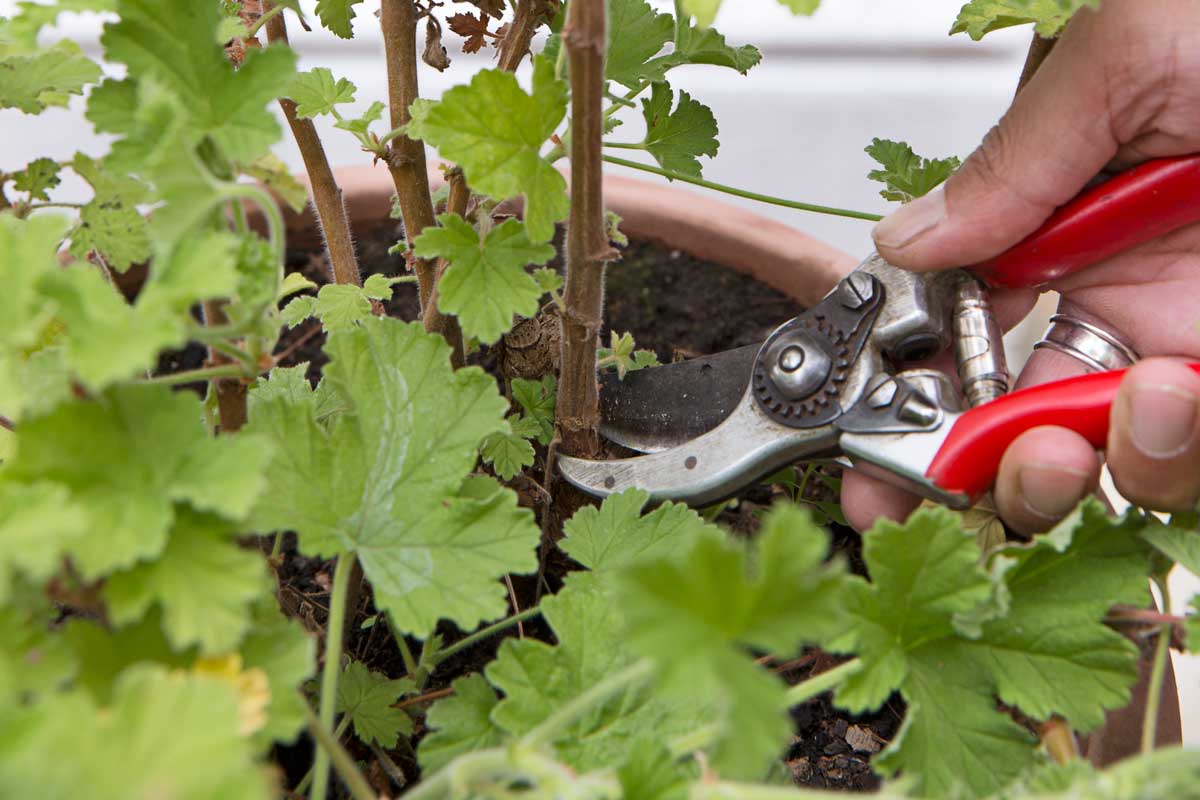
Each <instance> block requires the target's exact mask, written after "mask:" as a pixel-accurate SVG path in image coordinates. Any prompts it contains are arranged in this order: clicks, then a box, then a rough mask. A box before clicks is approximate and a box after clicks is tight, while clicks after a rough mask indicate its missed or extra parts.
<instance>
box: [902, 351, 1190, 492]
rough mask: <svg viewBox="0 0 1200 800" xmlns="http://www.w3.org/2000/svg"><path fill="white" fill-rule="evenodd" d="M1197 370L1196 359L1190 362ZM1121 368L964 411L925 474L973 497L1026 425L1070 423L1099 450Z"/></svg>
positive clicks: (990, 480)
mask: <svg viewBox="0 0 1200 800" xmlns="http://www.w3.org/2000/svg"><path fill="white" fill-rule="evenodd" d="M1188 366H1190V367H1191V368H1192V369H1193V370H1195V372H1196V374H1198V375H1200V363H1197V364H1189V365H1188ZM1123 377H1125V370H1123V369H1120V370H1113V371H1111V372H1097V373H1093V374H1091V375H1081V376H1079V377H1077V378H1067V379H1066V380H1061V381H1055V382H1053V383H1045V384H1042V385H1041V386H1031V387H1030V388H1028V389H1022V390H1020V391H1018V392H1013V393H1012V394H1010V395H1005V396H1004V397H1001V398H1000V399H999V400H993V401H992V402H990V403H986V404H984V405H982V406H979V407H977V408H972V409H971V410H970V411H967V412H965V413H964V414H963V415H962V416H961V417H959V418H958V420H957V421H956V422H955V423H954V427H953V428H951V429H950V433H949V435H948V436H947V437H946V441H945V442H944V443H943V444H942V447H941V449H939V450H938V452H937V455H936V456H934V459H933V463H932V464H931V465H930V467H929V470H928V471H927V472H926V473H925V476H926V477H927V478H929V479H930V480H931V481H933V482H934V483H935V484H937V485H938V486H939V487H941V488H942V489H946V490H947V491H952V492H961V493H963V494H966V495H969V496H970V497H972V498H976V497H978V496H979V495H981V494H983V493H984V492H986V491H987V490H988V489H989V488H990V487H991V485H992V484H993V483H994V482H995V480H996V474H997V472H998V471H999V469H1000V457H1001V456H1003V455H1004V451H1005V450H1007V449H1008V446H1009V445H1010V444H1012V442H1013V440H1014V439H1016V438H1017V437H1018V436H1020V435H1021V434H1022V433H1024V432H1025V431H1027V430H1029V429H1030V428H1036V427H1038V426H1039V425H1057V426H1060V427H1063V428H1070V429H1071V430H1073V431H1075V432H1076V433H1078V434H1080V435H1081V436H1083V438H1085V439H1087V440H1088V441H1089V442H1091V444H1092V446H1093V447H1095V448H1096V449H1098V450H1099V449H1103V447H1104V445H1105V442H1106V441H1107V440H1108V423H1109V417H1110V411H1111V408H1112V403H1113V398H1115V397H1116V395H1117V387H1118V386H1119V385H1120V383H1121V378H1123Z"/></svg>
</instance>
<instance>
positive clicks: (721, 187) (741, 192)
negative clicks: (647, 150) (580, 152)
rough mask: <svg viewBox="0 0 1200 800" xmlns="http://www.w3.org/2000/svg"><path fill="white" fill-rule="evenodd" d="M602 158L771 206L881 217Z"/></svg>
mask: <svg viewBox="0 0 1200 800" xmlns="http://www.w3.org/2000/svg"><path fill="white" fill-rule="evenodd" d="M603 158H604V160H605V161H607V162H608V163H610V164H617V165H618V166H622V167H630V168H631V169H640V170H641V171H643V172H652V173H654V174H655V175H661V176H663V177H664V178H670V179H671V180H673V181H682V182H684V183H690V184H692V185H694V186H702V187H704V188H705V189H712V190H713V191H716V192H724V193H725V194H731V195H733V196H734V197H744V198H746V199H747V200H757V201H758V202H760V203H769V204H770V205H773V206H783V207H784V208H794V209H797V210H799V211H812V212H814V213H817V214H832V215H834V216H837V217H850V218H852V219H865V220H868V221H870V222H878V221H879V220H881V219H883V217H881V216H880V215H879V214H871V213H869V212H866V211H855V210H853V209H850V208H837V207H835V206H822V205H817V204H816V203H802V202H800V201H799V200H788V199H786V198H783V197H774V196H773V195H769V194H759V193H758V192H751V191H747V190H746V189H739V188H737V187H736V186H728V185H726V184H724V183H715V182H713V181H706V180H704V179H703V178H696V177H693V176H691V175H686V174H684V173H682V172H675V171H674V170H670V169H663V168H662V167H655V166H651V165H650V164H641V163H639V162H637V161H629V160H627V159H624V158H617V157H616V156H604V157H603Z"/></svg>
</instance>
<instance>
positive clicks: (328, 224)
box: [266, 9, 362, 286]
mask: <svg viewBox="0 0 1200 800" xmlns="http://www.w3.org/2000/svg"><path fill="white" fill-rule="evenodd" d="M272 10H274V9H272ZM268 13H270V11H269V12H268ZM266 28H267V41H268V42H270V43H272V44H273V43H275V42H282V43H283V44H287V43H288V32H287V22H286V21H285V20H284V18H283V14H281V13H274V14H272V15H271V16H270V17H269V18H268V19H267V22H266ZM279 107H280V108H282V109H283V116H284V117H286V118H287V122H288V125H289V126H290V127H291V129H292V136H293V137H294V138H295V140H296V146H297V147H298V148H299V149H300V157H301V158H303V159H304V171H305V172H307V173H308V180H309V185H310V186H311V187H312V199H313V206H314V207H315V208H316V210H317V220H318V222H319V223H320V225H321V231H322V232H323V233H324V234H325V247H326V248H327V249H328V250H329V264H330V269H331V271H332V273H333V274H332V276H331V277H332V278H333V280H334V282H335V283H352V284H354V285H355V286H362V277H361V276H360V275H359V271H358V258H357V257H356V256H355V254H354V241H353V240H352V239H351V237H350V221H349V219H348V218H347V217H346V205H345V203H344V202H343V200H342V190H341V188H339V187H338V185H337V181H336V180H335V179H334V177H333V170H332V169H331V168H330V166H329V159H328V158H326V156H325V147H324V145H322V144H321V138H320V137H319V136H318V135H317V128H316V126H315V125H313V122H312V120H311V119H300V118H299V117H297V116H296V104H295V103H293V102H292V101H291V100H289V99H287V98H286V97H281V98H280V99H279Z"/></svg>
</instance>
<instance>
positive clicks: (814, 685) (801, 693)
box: [787, 658, 862, 708]
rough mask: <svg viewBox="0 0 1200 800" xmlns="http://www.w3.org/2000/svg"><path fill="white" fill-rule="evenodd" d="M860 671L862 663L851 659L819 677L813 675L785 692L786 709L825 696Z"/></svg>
mask: <svg viewBox="0 0 1200 800" xmlns="http://www.w3.org/2000/svg"><path fill="white" fill-rule="evenodd" d="M860 669H862V661H860V660H859V659H857V658H852V659H850V660H849V661H847V662H845V663H844V664H838V665H837V666H836V667H834V668H833V669H827V670H825V671H824V672H822V673H821V674H820V675H814V676H813V677H811V678H809V679H808V680H805V681H801V682H800V683H797V684H796V685H795V686H793V687H791V688H789V689H788V690H787V707H788V708H791V707H792V706H798V705H800V704H801V703H806V702H808V701H809V700H812V699H813V698H814V697H816V696H817V695H821V694H825V692H828V691H829V690H830V689H833V688H835V687H837V686H838V685H839V684H840V683H841V682H842V681H844V680H846V678H849V677H850V676H851V675H853V674H854V673H856V672H858V671H859V670H860Z"/></svg>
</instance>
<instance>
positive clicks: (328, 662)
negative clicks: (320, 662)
mask: <svg viewBox="0 0 1200 800" xmlns="http://www.w3.org/2000/svg"><path fill="white" fill-rule="evenodd" d="M354 562H355V557H354V554H353V553H342V554H341V555H340V556H338V560H337V566H336V567H334V570H333V588H332V589H331V590H330V595H329V617H328V621H327V623H326V628H325V664H324V666H323V667H322V670H321V707H320V718H319V720H318V727H319V728H320V729H321V733H322V734H324V735H325V736H326V737H328V738H329V741H331V742H332V743H333V747H332V748H331V747H328V746H325V747H321V748H319V749H318V750H317V759H316V765H315V766H314V767H313V795H312V796H313V800H325V794H326V792H327V791H328V788H329V766H330V757H331V755H332V752H333V750H334V749H337V750H340V749H341V746H340V745H338V743H337V740H336V739H333V737H332V735H331V734H330V733H329V731H332V730H333V717H334V713H335V711H336V709H337V691H338V677H339V676H340V675H341V671H342V663H341V662H342V638H343V629H344V627H345V623H346V594H347V589H348V588H349V586H350V573H351V572H353V571H354ZM310 727H311V725H310ZM342 752H345V751H342ZM347 758H349V756H347ZM351 764H352V765H353V762H351ZM339 771H340V770H339ZM355 771H356V772H357V770H355ZM343 777H344V776H343ZM351 789H353V787H351ZM370 796H372V795H368V797H370Z"/></svg>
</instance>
